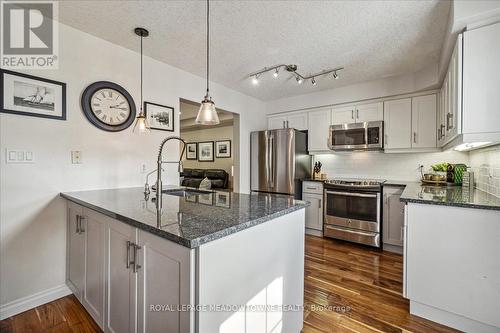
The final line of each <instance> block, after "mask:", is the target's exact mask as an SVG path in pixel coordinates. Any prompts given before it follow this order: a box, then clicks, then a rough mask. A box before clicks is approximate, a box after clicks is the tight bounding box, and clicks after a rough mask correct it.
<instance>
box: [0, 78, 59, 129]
mask: <svg viewBox="0 0 500 333" xmlns="http://www.w3.org/2000/svg"><path fill="white" fill-rule="evenodd" d="M0 81H1V82H2V85H1V86H2V90H1V92H0V107H1V109H0V112H3V113H11V114H17V115H22V116H31V117H40V118H50V119H58V120H66V83H63V82H59V81H54V80H49V79H44V78H41V77H37V76H32V75H27V74H23V73H17V72H12V71H8V70H3V69H2V70H0Z"/></svg>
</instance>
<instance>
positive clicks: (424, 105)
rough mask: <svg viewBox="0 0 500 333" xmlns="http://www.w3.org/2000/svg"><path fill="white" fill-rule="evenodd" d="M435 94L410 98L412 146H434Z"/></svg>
mask: <svg viewBox="0 0 500 333" xmlns="http://www.w3.org/2000/svg"><path fill="white" fill-rule="evenodd" d="M436 111H437V100H436V95H435V94H433V95H426V96H418V97H413V98H412V110H411V114H412V121H411V124H412V148H436V142H437V135H436V117H437V113H436Z"/></svg>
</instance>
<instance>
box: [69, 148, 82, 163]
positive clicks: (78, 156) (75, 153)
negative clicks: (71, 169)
mask: <svg viewBox="0 0 500 333" xmlns="http://www.w3.org/2000/svg"><path fill="white" fill-rule="evenodd" d="M71 163H72V164H82V152H81V151H80V150H72V151H71Z"/></svg>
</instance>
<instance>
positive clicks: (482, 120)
mask: <svg viewBox="0 0 500 333" xmlns="http://www.w3.org/2000/svg"><path fill="white" fill-rule="evenodd" d="M463 35H464V37H463V39H464V41H463V43H464V51H463V103H464V105H463V117H464V119H463V127H464V128H463V132H464V133H470V134H475V133H495V132H496V136H492V135H491V134H488V137H486V136H483V137H482V138H481V139H482V141H496V139H498V134H499V132H500V60H499V59H500V23H497V24H493V25H489V26H486V27H481V28H478V29H475V30H470V31H466V32H464V34H463ZM459 43H460V39H459Z"/></svg>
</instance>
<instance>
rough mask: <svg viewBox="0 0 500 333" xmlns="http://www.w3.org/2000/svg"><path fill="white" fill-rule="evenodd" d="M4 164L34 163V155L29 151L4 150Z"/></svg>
mask: <svg viewBox="0 0 500 333" xmlns="http://www.w3.org/2000/svg"><path fill="white" fill-rule="evenodd" d="M5 162H6V163H17V164H21V163H35V155H34V154H33V152H32V151H31V150H22V149H9V148H7V149H5Z"/></svg>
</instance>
